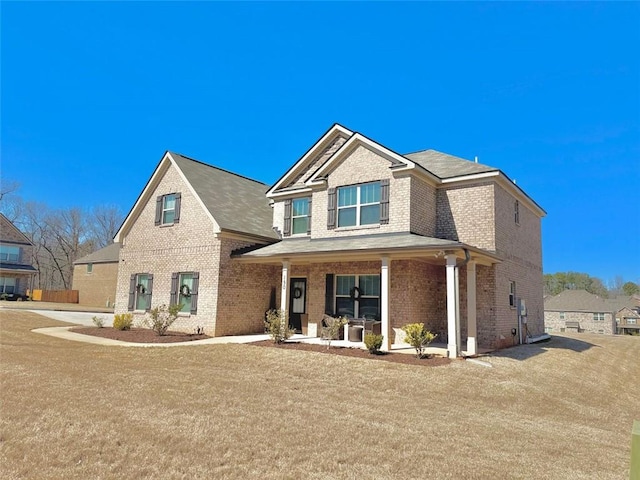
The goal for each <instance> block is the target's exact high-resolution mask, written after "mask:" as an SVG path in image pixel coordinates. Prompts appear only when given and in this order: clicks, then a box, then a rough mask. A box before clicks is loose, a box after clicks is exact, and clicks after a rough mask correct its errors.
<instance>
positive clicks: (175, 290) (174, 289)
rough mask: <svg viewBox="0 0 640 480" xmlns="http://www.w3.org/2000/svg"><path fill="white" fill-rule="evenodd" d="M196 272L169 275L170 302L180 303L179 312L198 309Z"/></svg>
mask: <svg viewBox="0 0 640 480" xmlns="http://www.w3.org/2000/svg"><path fill="white" fill-rule="evenodd" d="M199 278H200V275H199V274H198V272H178V273H174V274H172V275H171V299H170V302H171V304H180V305H182V308H181V309H180V311H181V312H186V313H196V312H197V310H198V283H199Z"/></svg>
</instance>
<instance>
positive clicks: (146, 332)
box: [70, 327, 211, 343]
mask: <svg viewBox="0 0 640 480" xmlns="http://www.w3.org/2000/svg"><path fill="white" fill-rule="evenodd" d="M70 331H71V332H73V333H81V334H83V335H93V336H94V337H102V338H110V339H112V340H121V341H123V342H131V343H175V342H191V341H193V340H204V339H205V338H211V337H210V336H209V335H196V334H195V333H184V332H167V333H166V334H164V335H162V336H160V335H158V334H157V333H156V332H154V331H153V330H151V329H150V328H132V329H131V330H116V329H115V328H112V327H103V328H99V327H74V328H72V329H71V330H70Z"/></svg>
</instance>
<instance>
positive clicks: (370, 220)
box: [360, 204, 380, 225]
mask: <svg viewBox="0 0 640 480" xmlns="http://www.w3.org/2000/svg"><path fill="white" fill-rule="evenodd" d="M376 223H380V204H376V205H368V206H366V207H361V210H360V225H373V224H376Z"/></svg>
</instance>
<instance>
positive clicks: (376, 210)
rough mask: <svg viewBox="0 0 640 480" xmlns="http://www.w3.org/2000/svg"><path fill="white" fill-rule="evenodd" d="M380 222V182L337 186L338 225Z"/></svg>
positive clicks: (347, 225) (350, 225)
mask: <svg viewBox="0 0 640 480" xmlns="http://www.w3.org/2000/svg"><path fill="white" fill-rule="evenodd" d="M379 223H380V182H374V183H365V184H362V185H352V186H350V187H340V188H338V227H352V226H356V225H375V224H379Z"/></svg>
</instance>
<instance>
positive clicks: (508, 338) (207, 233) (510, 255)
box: [116, 125, 545, 356]
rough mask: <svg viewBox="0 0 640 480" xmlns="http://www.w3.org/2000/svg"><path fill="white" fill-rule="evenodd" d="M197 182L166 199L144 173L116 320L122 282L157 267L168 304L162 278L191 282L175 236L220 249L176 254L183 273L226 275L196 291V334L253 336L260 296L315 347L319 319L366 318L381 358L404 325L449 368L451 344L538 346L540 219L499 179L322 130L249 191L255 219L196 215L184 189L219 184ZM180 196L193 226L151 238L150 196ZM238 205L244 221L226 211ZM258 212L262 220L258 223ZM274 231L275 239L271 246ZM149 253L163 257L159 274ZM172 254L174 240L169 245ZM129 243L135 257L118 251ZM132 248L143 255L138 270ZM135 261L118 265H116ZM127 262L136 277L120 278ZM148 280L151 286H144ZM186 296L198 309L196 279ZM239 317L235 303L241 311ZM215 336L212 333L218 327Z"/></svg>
mask: <svg viewBox="0 0 640 480" xmlns="http://www.w3.org/2000/svg"><path fill="white" fill-rule="evenodd" d="M167 157H169V158H170V159H173V160H171V161H170V162H169V163H171V167H170V168H168V170H166V174H168V176H169V177H171V170H172V168H174V169H176V170H180V169H182V170H184V167H185V165H186V164H185V163H184V160H177V161H176V159H177V158H178V157H179V156H177V155H174V154H170V153H168V154H167V156H165V159H166V158H167ZM181 158H184V157H181ZM163 161H164V160H163ZM181 162H182V163H181ZM200 165H201V164H200ZM161 166H162V162H161ZM175 167H178V168H175ZM203 168H204V167H203ZM207 168H208V170H207V171H206V172H205V171H204V170H203V171H202V172H201V174H202V177H195V176H192V175H190V174H183V175H182V176H180V175H177V176H178V177H181V178H180V181H181V183H180V182H178V183H180V184H179V185H176V184H175V181H174V183H173V184H171V182H170V181H168V183H169V185H164V184H163V183H167V180H165V179H162V178H160V177H162V176H163V175H165V174H162V175H161V169H160V166H159V168H158V169H157V170H156V173H155V174H154V176H153V177H152V180H151V181H150V183H149V184H148V185H147V187H146V188H145V191H144V192H143V194H142V195H141V197H140V198H139V200H138V202H137V203H136V206H134V209H133V210H132V214H130V216H129V217H128V218H127V220H125V223H124V225H123V229H121V233H119V235H118V236H117V237H116V241H123V249H122V252H124V255H121V265H120V268H121V274H120V276H119V287H118V298H119V305H120V306H122V305H123V304H125V303H128V305H129V307H130V308H131V306H132V302H133V303H135V302H136V298H137V294H136V291H137V290H140V289H141V288H142V290H145V288H146V287H145V286H144V284H141V283H140V282H139V281H138V279H137V278H134V277H133V275H134V274H135V272H145V271H146V272H149V273H152V272H151V270H152V269H157V268H159V267H160V265H161V264H162V267H161V268H160V270H162V271H164V272H166V273H165V274H164V275H163V277H165V278H164V280H163V282H164V283H163V285H164V286H163V292H164V293H163V297H166V298H165V299H164V301H165V302H168V301H169V299H170V298H171V299H173V298H177V297H176V295H177V294H175V292H176V291H177V290H176V288H177V289H178V290H179V289H180V288H182V285H183V283H182V280H181V279H178V281H177V283H175V282H174V284H173V286H171V285H170V284H171V280H170V278H169V277H170V272H173V273H174V274H175V273H176V272H179V271H180V270H181V269H187V268H188V269H196V267H195V266H189V267H187V266H184V267H179V268H178V266H177V265H176V261H177V260H179V259H178V258H177V257H176V255H175V254H176V253H177V251H176V250H175V248H177V247H171V245H174V235H175V236H176V240H177V237H178V236H179V234H178V232H179V231H182V229H184V231H185V232H189V235H192V234H193V235H194V236H195V237H196V238H199V239H201V240H202V239H204V238H209V239H210V240H209V242H213V241H214V239H216V241H219V242H224V243H225V245H227V246H228V247H227V248H223V247H222V245H221V246H220V247H218V248H217V249H213V250H211V252H210V251H209V250H206V249H205V250H201V251H200V250H197V248H202V245H201V243H202V242H200V243H198V245H200V246H196V245H193V246H189V247H188V248H196V251H194V254H195V255H194V257H193V259H192V262H191V264H190V265H196V264H197V265H199V264H202V263H203V262H212V266H211V269H213V270H219V271H220V272H221V274H222V273H224V271H226V270H233V275H232V276H228V277H225V281H220V282H214V281H213V278H209V279H208V280H207V292H208V293H207V296H208V298H209V301H211V302H215V303H217V307H216V308H212V309H210V310H209V312H210V314H209V316H208V317H207V322H208V323H207V325H211V324H215V325H216V327H215V328H214V329H213V333H214V334H215V335H223V334H230V333H244V332H246V331H249V330H252V331H259V330H261V329H262V318H263V314H264V307H266V306H267V304H268V303H269V299H270V298H272V296H271V290H272V289H273V288H277V300H276V302H277V304H278V305H279V306H280V308H281V309H283V310H286V311H288V312H289V314H290V318H291V321H292V323H293V324H294V326H296V327H297V328H302V329H303V330H305V331H306V333H308V334H312V333H313V332H316V333H319V330H320V328H319V323H320V322H321V320H322V318H323V316H324V315H325V314H330V315H347V316H351V317H354V318H362V317H366V318H369V319H371V320H373V321H376V322H380V329H381V332H382V334H383V335H384V337H385V343H384V345H383V348H389V347H390V343H391V342H392V341H394V340H395V332H396V331H397V329H398V328H399V327H401V326H403V325H405V324H407V323H414V322H424V323H425V324H426V326H427V327H428V328H429V329H431V330H432V331H436V332H437V333H438V334H439V336H440V340H441V341H446V342H447V345H448V349H449V354H450V355H451V356H455V355H458V354H459V352H460V350H461V345H462V343H463V338H464V339H465V340H466V350H467V351H468V352H469V353H475V352H476V350H477V348H478V346H482V347H485V348H500V347H503V346H507V345H512V344H513V343H514V340H515V336H517V337H518V339H519V338H520V337H521V336H522V339H523V340H524V339H525V338H526V337H527V336H533V335H537V334H541V333H543V330H544V326H543V318H544V317H543V300H542V283H543V282H542V254H541V236H540V235H541V234H540V220H541V218H542V217H543V216H544V214H545V213H544V211H543V210H542V209H541V208H540V207H539V206H538V205H537V204H536V203H535V202H534V201H533V200H532V199H531V198H530V197H529V196H527V195H526V194H525V193H524V192H523V191H522V189H520V188H519V187H518V186H516V185H515V184H514V183H513V182H512V181H510V180H509V179H508V178H507V177H506V175H504V174H503V173H502V172H501V171H500V170H498V169H495V168H492V167H488V166H485V165H481V164H478V163H475V162H470V161H467V160H463V159H460V158H457V157H453V156H450V155H446V154H442V153H439V152H436V151H433V150H426V151H421V152H416V153H413V154H407V155H400V154H398V153H396V152H394V151H392V150H390V149H388V148H386V147H385V146H383V145H381V144H379V143H377V142H374V141H373V140H371V139H368V138H367V137H365V136H363V135H361V134H359V133H356V132H352V131H350V130H348V129H346V128H344V127H342V126H340V125H334V126H333V127H332V128H330V129H329V130H328V131H327V132H326V133H325V134H324V135H323V136H322V137H321V138H320V139H319V140H318V141H317V142H316V143H315V144H314V145H312V147H311V148H310V149H309V150H308V151H307V152H306V153H305V154H304V155H303V156H302V157H301V158H300V159H299V160H298V161H297V162H296V163H295V164H294V165H293V166H292V167H291V168H290V169H289V170H288V171H287V172H286V173H285V174H284V175H283V176H282V177H281V178H280V179H279V180H278V181H277V182H276V183H275V185H273V186H272V187H271V188H269V189H268V190H267V188H266V187H265V188H264V190H263V191H262V193H261V194H260V193H259V192H258V191H256V192H255V193H256V195H255V197H253V198H252V199H251V201H255V205H256V206H257V207H255V208H254V207H251V206H249V205H247V202H249V198H248V197H247V196H246V195H243V192H242V191H240V190H238V189H232V190H228V189H227V190H226V192H225V193H221V195H220V198H219V199H220V200H222V199H223V198H224V204H223V203H216V202H213V203H209V204H207V202H202V201H199V200H198V198H197V197H198V196H200V195H201V194H200V193H199V190H202V189H203V188H204V187H203V186H192V187H193V188H192V189H190V187H189V184H190V183H192V182H193V181H194V180H196V179H197V180H198V182H201V183H202V184H203V185H206V186H207V187H206V188H209V189H211V190H214V191H215V190H217V189H218V188H219V187H220V185H219V184H218V182H219V181H221V180H222V179H220V178H217V177H218V175H219V174H218V173H217V172H220V171H219V170H217V169H213V167H207ZM214 172H216V173H214ZM211 174H213V175H212V176H211V177H208V178H207V179H206V180H205V179H204V176H206V175H211ZM226 174H227V175H231V174H228V172H227V173H226ZM155 177H158V178H157V179H156V178H155ZM222 181H224V180H222ZM245 181H246V179H245ZM259 188H261V187H258V188H257V190H259ZM189 190H193V192H192V196H193V198H190V199H189V200H188V201H189V204H190V205H191V206H190V208H191V209H192V211H191V215H192V216H191V215H190V216H189V220H188V221H189V222H193V223H194V225H192V226H190V227H186V226H185V225H184V224H183V219H182V217H180V227H179V228H180V230H179V229H176V228H175V224H172V226H171V227H170V228H166V229H163V228H162V225H160V226H159V227H156V228H155V230H153V228H152V220H153V216H154V212H156V213H155V215H156V223H157V215H159V213H157V212H162V211H163V207H161V206H160V205H161V202H162V201H163V200H162V198H163V195H167V194H169V193H171V192H179V191H182V192H185V191H189ZM265 191H266V196H265V193H264V192H265ZM194 193H195V194H197V195H194ZM261 195H262V196H261ZM156 196H157V198H158V199H157V200H156V201H154V198H155V197H156ZM240 200H242V201H243V202H245V203H244V204H243V205H246V207H245V206H243V207H242V208H240V207H239V206H238V205H237V202H238V201H240ZM157 202H160V203H157ZM156 203H157V205H158V206H156ZM182 204H183V205H187V200H186V197H185V194H184V193H182ZM203 204H204V205H203ZM268 204H270V205H271V209H268V208H267V209H266V210H265V208H264V207H265V206H266V205H268ZM207 211H208V216H209V217H212V218H209V223H207V221H206V220H207V218H206V217H207ZM258 212H259V214H260V216H261V223H260V226H259V228H258V229H253V230H251V231H250V230H248V229H247V228H246V225H237V226H235V227H234V228H233V236H232V237H231V236H229V234H230V232H227V231H225V229H224V228H218V226H215V225H216V224H217V220H214V219H217V218H218V216H220V215H229V216H231V217H233V218H235V219H237V220H240V219H241V218H244V216H245V215H249V216H250V217H255V216H257V215H258ZM181 215H182V214H181ZM263 215H268V216H269V220H268V221H267V220H265V217H263ZM138 217H139V219H138ZM143 218H144V220H142V219H143ZM212 220H214V221H212ZM141 221H142V222H143V224H141V225H140V227H139V228H138V227H137V225H138V223H140V222H141ZM184 221H185V222H186V221H187V216H186V215H185V216H184ZM212 225H214V226H212ZM136 230H138V231H136ZM274 231H276V232H278V234H279V237H280V238H274V235H275V233H274ZM216 236H217V237H216ZM156 237H157V238H156ZM189 238H190V237H189ZM156 242H158V243H159V244H160V245H162V247H164V248H166V255H164V257H166V259H165V260H164V261H163V260H161V258H160V256H159V255H158V251H157V249H158V248H160V245H158V246H157V247H156V245H155V244H156ZM185 242H186V243H187V244H188V242H189V240H188V239H187V238H182V237H181V240H180V241H179V243H180V244H184V243H185ZM132 243H135V244H136V245H137V246H136V247H133V248H131V249H130V247H131V245H132ZM205 243H206V242H205ZM143 245H145V246H146V248H151V250H152V253H149V254H148V255H147V260H146V262H142V263H141V262H140V261H139V260H138V258H139V257H141V256H144V253H143V252H142V251H140V250H139V249H140V247H141V246H143ZM181 248H187V247H186V246H185V247H181ZM212 248H213V247H212ZM127 249H129V250H127ZM134 250H135V251H136V254H135V255H132V256H129V254H128V253H127V251H128V252H133V251H134ZM214 250H215V251H216V252H219V254H218V253H216V254H213V251H214ZM189 251H190V250H189ZM186 253H187V252H186V251H185V254H186ZM128 262H129V263H134V264H135V265H136V267H135V268H133V269H131V268H130V267H129V266H127V267H126V269H123V268H122V267H123V263H124V264H125V265H127V263H128ZM163 262H164V263H163ZM165 263H166V265H165ZM152 266H153V268H152ZM156 278H157V274H155V273H154V276H153V280H152V281H153V282H154V285H155V282H156ZM174 279H175V277H174ZM227 283H229V284H227ZM125 284H126V285H125ZM140 285H143V286H142V287H140ZM174 287H175V288H174ZM198 288H199V290H198V291H199V293H198V295H199V296H200V297H201V296H202V294H203V288H204V282H203V277H202V274H200V283H199V285H198ZM229 288H230V289H231V290H228V289H229ZM234 288H236V290H233V289H234ZM136 289H137V290H136ZM153 289H154V292H157V291H158V290H157V287H156V286H154V287H153ZM148 290H149V288H146V291H148ZM186 290H189V288H188V287H187V289H186ZM186 290H185V291H186ZM192 291H193V290H192ZM238 291H241V292H242V294H241V295H238ZM234 292H235V293H234ZM154 295H155V293H154ZM126 299H128V302H126V301H125V300H126ZM519 299H522V300H524V303H525V304H526V312H527V316H526V317H525V318H526V323H525V322H524V321H523V320H522V318H519V315H518V313H519V310H518V309H517V306H518V301H519ZM199 302H200V301H199ZM238 303H240V304H245V303H246V304H247V306H246V309H245V308H244V307H243V306H238ZM134 310H135V308H134ZM523 312H524V310H523ZM198 316H200V311H198ZM221 322H223V323H224V325H225V326H224V328H222V327H220V328H219V327H218V326H217V325H218V323H220V324H221V325H222V323H221ZM303 323H306V325H303ZM314 326H315V328H312V327H314ZM305 327H306V328H305ZM514 329H515V330H514Z"/></svg>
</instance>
